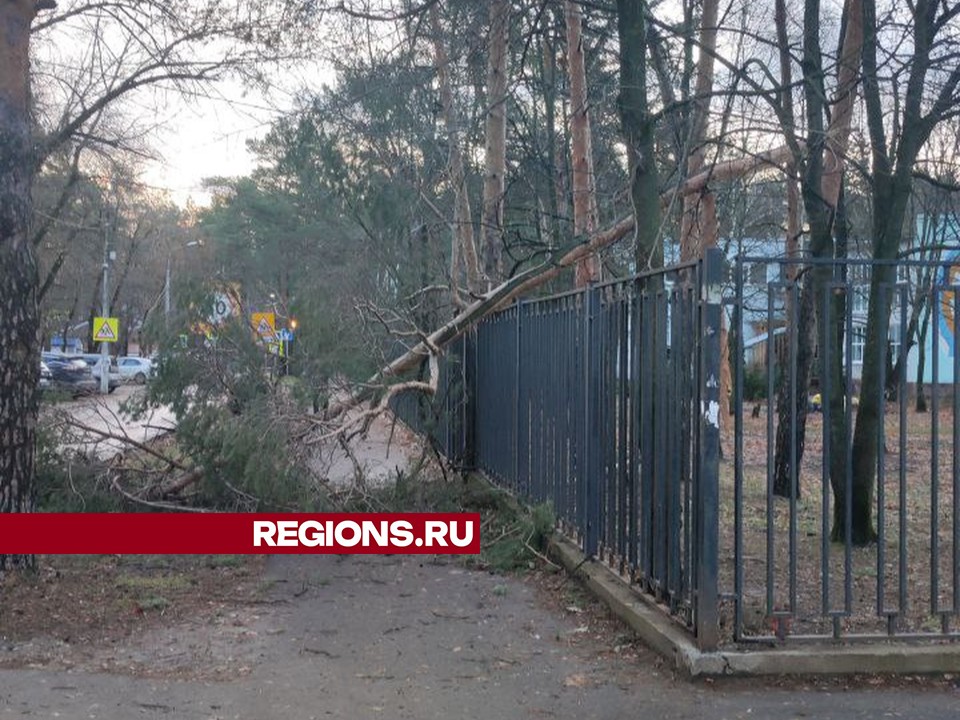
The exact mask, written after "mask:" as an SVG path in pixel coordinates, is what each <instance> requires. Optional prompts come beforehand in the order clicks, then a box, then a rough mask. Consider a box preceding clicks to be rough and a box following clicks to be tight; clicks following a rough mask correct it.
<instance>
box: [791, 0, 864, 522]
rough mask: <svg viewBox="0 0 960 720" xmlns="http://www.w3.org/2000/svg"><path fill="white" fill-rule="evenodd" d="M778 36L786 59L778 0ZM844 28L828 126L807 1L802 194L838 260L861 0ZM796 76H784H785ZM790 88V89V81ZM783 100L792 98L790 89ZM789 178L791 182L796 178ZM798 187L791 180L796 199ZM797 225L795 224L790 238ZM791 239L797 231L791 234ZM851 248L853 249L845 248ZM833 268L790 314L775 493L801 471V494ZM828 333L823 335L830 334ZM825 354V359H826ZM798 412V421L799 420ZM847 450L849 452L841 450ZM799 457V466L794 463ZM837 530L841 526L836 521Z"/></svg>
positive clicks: (837, 312)
mask: <svg viewBox="0 0 960 720" xmlns="http://www.w3.org/2000/svg"><path fill="white" fill-rule="evenodd" d="M776 20H777V26H778V27H777V36H778V42H779V44H780V57H781V62H782V63H788V62H789V54H788V53H787V52H786V38H787V36H786V29H785V23H786V8H785V5H783V4H782V3H780V2H778V3H777V12H776ZM843 27H844V32H843V37H842V39H841V45H840V62H839V65H838V68H837V88H836V92H835V94H834V97H833V101H832V103H831V106H830V109H831V112H830V122H829V125H828V126H827V128H826V130H824V125H823V117H824V109H825V108H824V101H823V86H824V82H823V81H824V72H823V54H822V51H821V47H820V3H819V0H807V2H806V4H805V6H804V40H803V62H802V69H803V89H804V97H805V99H806V111H807V135H808V141H807V149H808V155H807V160H806V165H805V167H804V169H803V173H802V177H801V198H802V200H803V206H804V209H805V210H806V213H807V218H808V221H809V224H810V251H811V255H812V256H813V257H816V258H830V257H834V255H838V256H839V255H840V253H836V252H835V246H834V243H833V233H834V231H835V229H836V215H837V208H838V205H839V203H840V195H841V187H842V180H843V160H844V156H845V154H846V149H847V145H848V143H849V137H850V126H851V118H852V112H853V104H854V100H855V99H856V87H857V82H858V78H859V67H860V54H861V50H862V47H863V18H862V3H861V0H847V2H846V5H845V7H844V22H843ZM784 78H788V76H786V75H781V79H784ZM783 92H784V93H785V94H786V93H787V92H789V89H788V88H787V87H785V88H784V90H783ZM783 102H784V103H785V108H786V103H787V102H789V103H790V108H791V109H792V97H791V98H790V99H789V100H788V99H787V98H786V95H784V99H783ZM785 130H786V132H787V136H788V138H789V137H790V136H791V135H792V134H793V128H792V127H790V128H785ZM788 183H789V180H788ZM789 192H790V186H789V184H788V197H789ZM789 233H790V230H789V229H788V236H789ZM788 239H789V237H788ZM844 254H845V253H844ZM830 279H831V278H830V271H829V268H828V266H817V267H816V268H813V269H811V271H810V273H809V279H808V280H807V281H806V282H804V284H803V288H802V290H801V291H800V303H801V305H800V308H799V311H798V312H795V313H793V312H791V313H790V314H789V315H788V318H791V317H796V318H797V327H796V330H795V332H796V338H797V340H796V342H797V375H796V388H797V391H796V404H795V405H791V403H790V383H789V378H787V377H786V373H781V382H780V385H779V391H778V398H777V414H778V426H777V439H776V450H775V455H776V460H775V475H774V492H775V493H776V494H778V495H782V496H784V497H787V496H789V495H790V494H791V492H792V486H793V482H794V480H793V476H794V474H795V475H796V478H797V483H798V485H797V488H796V492H797V493H798V494H799V492H800V487H799V476H800V466H801V462H802V459H803V449H804V446H805V439H806V420H807V388H808V387H809V384H810V374H811V371H812V363H813V353H812V351H811V348H812V347H813V346H814V345H815V344H816V342H817V339H816V337H815V335H816V333H815V327H816V326H818V325H819V326H821V327H822V325H821V323H823V322H825V319H824V318H823V317H822V315H823V306H822V303H821V302H820V301H819V300H820V299H821V298H822V297H823V293H824V292H825V288H826V284H827V283H828V282H829V281H830ZM842 303H843V298H839V297H835V298H834V299H833V301H832V304H831V309H830V312H831V315H832V317H833V318H834V321H835V322H837V319H838V318H840V317H842V314H843V311H844V305H843V304H842ZM822 336H823V335H822V333H821V340H822ZM835 341H836V343H837V347H835V348H833V349H834V350H835V352H833V353H831V354H830V359H831V360H832V362H831V364H830V367H827V366H825V365H823V364H821V369H820V378H821V382H822V381H823V379H824V378H826V377H828V376H829V377H831V378H832V379H833V382H832V383H831V384H830V389H831V397H824V398H823V402H824V404H825V405H829V407H830V410H831V413H830V417H831V423H830V427H827V428H825V432H826V433H828V434H829V437H830V445H831V447H832V448H833V454H832V458H842V457H843V456H844V453H846V452H847V447H848V439H847V437H846V423H845V415H844V413H846V412H847V408H846V407H845V406H844V404H843V386H842V376H843V373H842V369H843V368H842V362H843V359H842V355H841V353H840V352H839V349H838V348H839V347H842V343H843V324H842V322H838V325H837V335H836V338H835ZM823 356H824V355H823V353H821V358H822V357H823ZM791 416H794V417H795V420H791ZM792 448H795V450H796V457H795V458H794V457H793V456H792ZM841 449H842V452H841ZM794 461H795V462H796V467H795V469H794V465H793V462H794ZM842 472H843V464H842V463H834V468H833V469H832V472H831V484H832V485H833V488H834V493H835V497H837V495H836V493H838V492H839V493H841V494H842V493H843V492H844V491H845V487H846V485H845V484H844V483H843V482H842V480H841V478H840V476H839V475H838V473H842ZM841 501H842V498H839V499H838V502H836V503H834V508H835V509H836V507H837V506H838V505H839V504H842V502H841ZM834 531H836V526H835V527H834Z"/></svg>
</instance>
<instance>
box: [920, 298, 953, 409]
mask: <svg viewBox="0 0 960 720" xmlns="http://www.w3.org/2000/svg"><path fill="white" fill-rule="evenodd" d="M929 327H930V311H929V310H927V312H926V313H924V315H923V322H922V323H921V324H920V335H919V337H918V338H917V405H916V411H917V412H918V413H925V412H927V393H926V390H925V389H924V386H923V374H924V372H925V371H926V364H927V330H928V329H929ZM956 380H957V378H954V382H956ZM954 392H956V390H954Z"/></svg>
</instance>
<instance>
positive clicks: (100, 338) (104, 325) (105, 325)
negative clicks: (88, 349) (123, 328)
mask: <svg viewBox="0 0 960 720" xmlns="http://www.w3.org/2000/svg"><path fill="white" fill-rule="evenodd" d="M119 328H120V322H119V320H118V319H117V318H112V317H95V318H94V319H93V341H94V342H116V341H117V340H118V339H119V338H120V330H119Z"/></svg>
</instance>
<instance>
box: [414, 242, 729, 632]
mask: <svg viewBox="0 0 960 720" xmlns="http://www.w3.org/2000/svg"><path fill="white" fill-rule="evenodd" d="M722 265H723V258H722V256H721V255H720V253H719V252H717V251H713V252H711V253H709V254H708V255H707V256H706V258H705V260H703V261H697V262H692V263H687V264H683V265H678V266H674V267H671V268H668V269H665V270H660V271H657V272H651V273H645V274H643V275H640V276H637V277H634V278H631V279H629V280H624V281H616V282H611V283H607V284H603V285H599V286H593V287H590V288H588V289H584V290H578V291H574V292H570V293H565V294H562V295H557V296H554V297H549V298H544V299H540V300H531V301H524V302H520V303H517V304H515V305H513V306H512V307H510V308H509V309H507V310H504V311H502V312H499V313H497V314H495V315H493V316H491V317H488V318H487V319H485V320H483V321H482V322H481V323H480V324H479V325H478V327H477V328H476V329H475V331H474V332H473V333H472V334H469V335H467V336H465V337H464V338H462V339H461V340H460V341H459V344H458V345H457V346H456V347H455V348H454V349H453V350H452V352H448V353H447V355H446V359H445V361H444V363H443V366H444V371H443V373H444V376H443V377H442V378H441V385H440V387H441V388H445V387H446V386H447V384H449V383H450V382H451V379H454V383H453V385H454V390H453V391H452V392H451V391H450V390H449V389H447V390H445V391H444V393H441V397H440V398H439V399H438V400H437V401H436V402H434V403H433V404H432V405H431V404H426V405H422V406H421V408H420V411H419V413H414V412H413V411H412V408H411V407H410V403H411V402H415V401H411V400H409V399H407V400H405V401H403V402H404V403H406V404H404V405H398V412H399V413H400V416H401V417H402V418H403V419H404V420H406V421H407V422H408V423H410V424H412V425H413V426H414V427H415V428H416V429H418V430H420V431H421V432H430V433H432V434H433V437H434V441H435V442H437V443H438V444H439V445H440V446H441V447H443V448H444V452H445V453H446V454H447V456H448V457H449V458H458V457H459V458H469V460H470V463H469V464H470V465H475V466H476V467H477V468H479V469H481V470H483V471H484V472H485V473H486V474H487V475H488V476H489V477H490V478H491V479H492V480H493V481H494V482H496V483H498V484H500V485H502V486H504V487H506V488H508V489H510V490H511V491H513V492H515V493H516V494H517V495H519V496H520V497H522V498H524V499H526V500H528V501H530V502H534V503H541V502H548V503H550V504H551V505H552V506H553V508H554V511H555V513H556V516H557V519H558V524H559V528H560V530H561V531H562V532H563V533H565V534H566V535H567V536H568V537H570V538H571V539H573V540H574V541H576V542H577V543H578V544H579V546H580V547H581V549H582V550H583V551H584V552H585V553H586V554H587V555H589V556H594V557H597V558H600V559H602V560H604V561H605V562H607V563H608V564H609V565H610V566H611V567H612V568H613V569H615V570H616V571H617V572H619V573H621V574H622V575H623V576H624V577H626V578H627V579H629V580H630V581H631V582H632V583H634V584H635V585H636V586H637V587H638V588H639V589H641V590H642V591H644V592H647V593H650V594H651V595H653V596H654V597H655V598H656V599H657V600H658V601H659V602H661V603H663V604H665V605H666V606H667V607H668V608H669V609H670V611H671V612H672V613H673V614H674V616H675V617H677V618H678V619H679V620H680V622H682V623H683V624H684V625H687V626H689V627H690V628H691V629H692V630H693V631H694V633H695V634H696V636H697V638H698V642H699V643H700V645H701V646H702V647H704V648H710V647H714V646H716V644H717V642H718V632H717V625H718V622H717V609H718V608H717V600H716V598H717V513H716V493H717V474H718V451H719V443H718V440H717V435H718V419H717V418H718V403H717V401H718V398H719V352H718V348H719V344H718V343H719V334H720V332H719V329H720V312H721V309H720V291H719V287H720V278H721V268H722ZM711 288H712V289H711ZM453 368H457V369H458V370H457V371H454V370H453ZM464 369H469V372H466V373H465V374H464V373H463V372H462V371H463V370H464ZM458 373H459V374H458ZM456 378H460V380H459V381H458V380H456ZM458 382H459V383H460V384H459V387H460V388H462V391H461V390H457V389H456V387H457V383H458ZM451 397H453V398H455V402H454V404H453V405H451ZM421 402H422V401H421ZM451 427H453V428H456V429H455V430H454V431H453V432H451V430H450V428H451ZM451 443H452V444H451ZM458 443H462V444H459V445H458Z"/></svg>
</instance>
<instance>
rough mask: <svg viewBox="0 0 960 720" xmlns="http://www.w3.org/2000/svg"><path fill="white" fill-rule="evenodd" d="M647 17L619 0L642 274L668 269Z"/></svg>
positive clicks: (626, 128)
mask: <svg viewBox="0 0 960 720" xmlns="http://www.w3.org/2000/svg"><path fill="white" fill-rule="evenodd" d="M645 12H646V3H640V2H635V1H634V0H617V32H618V34H619V39H620V94H619V96H618V98H617V105H618V109H619V111H620V126H621V129H622V132H623V139H624V142H625V143H626V146H627V167H628V170H629V172H630V200H631V203H632V205H633V214H634V217H635V218H636V219H637V222H636V228H635V229H634V241H635V252H634V257H635V261H636V267H635V270H636V271H637V272H643V271H645V270H648V269H653V268H661V267H663V246H662V245H661V243H660V195H659V181H658V178H657V165H656V161H655V157H654V130H655V127H654V122H653V119H652V118H651V117H650V106H649V103H648V99H647V63H646V48H647V20H646V16H645V15H644V13H645ZM704 182H705V180H704ZM684 189H685V191H692V190H690V186H689V185H688V183H684Z"/></svg>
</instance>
